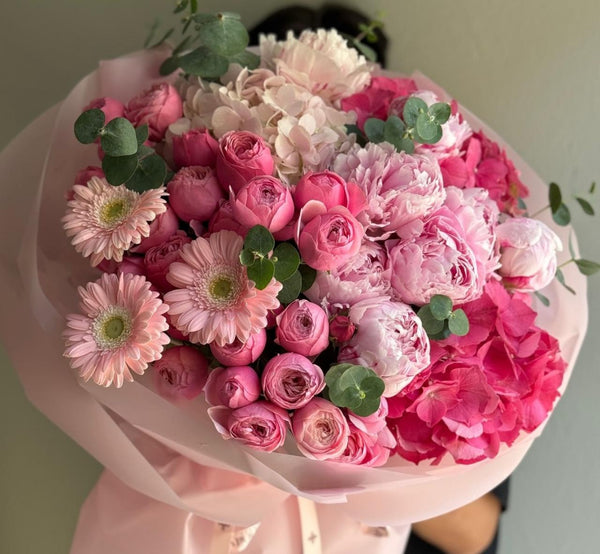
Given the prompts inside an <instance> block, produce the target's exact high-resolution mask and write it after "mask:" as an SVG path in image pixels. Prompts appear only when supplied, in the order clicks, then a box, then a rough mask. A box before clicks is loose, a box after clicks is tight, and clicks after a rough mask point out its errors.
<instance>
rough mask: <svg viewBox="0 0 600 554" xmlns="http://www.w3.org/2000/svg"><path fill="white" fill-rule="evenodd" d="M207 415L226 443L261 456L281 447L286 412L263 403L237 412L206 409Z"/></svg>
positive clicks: (286, 420) (284, 433)
mask: <svg viewBox="0 0 600 554" xmlns="http://www.w3.org/2000/svg"><path fill="white" fill-rule="evenodd" d="M208 414H209V416H210V417H211V419H212V420H213V423H214V424H215V427H216V428H217V430H218V431H219V432H220V433H221V434H222V436H223V437H224V438H225V439H237V440H239V441H240V442H241V443H242V444H244V445H246V446H250V447H251V448H256V449H257V450H262V451H263V452H273V450H277V449H278V448H279V447H280V446H282V445H283V443H284V441H285V436H286V433H287V429H288V427H289V425H290V418H289V416H288V414H287V412H286V411H285V410H283V409H281V408H278V407H277V406H274V405H273V404H271V403H269V402H265V401H262V400H260V401H258V402H254V403H253V404H249V405H248V406H243V407H242V408H238V409H236V410H230V409H228V408H224V407H220V406H219V407H213V408H209V409H208Z"/></svg>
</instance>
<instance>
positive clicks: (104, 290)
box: [63, 273, 169, 387]
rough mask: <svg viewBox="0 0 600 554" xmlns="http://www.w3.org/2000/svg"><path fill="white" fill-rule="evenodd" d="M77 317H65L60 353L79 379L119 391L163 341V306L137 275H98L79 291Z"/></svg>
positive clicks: (156, 353) (158, 354)
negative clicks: (62, 351)
mask: <svg viewBox="0 0 600 554" xmlns="http://www.w3.org/2000/svg"><path fill="white" fill-rule="evenodd" d="M79 295H80V297H81V302H80V307H81V311H82V312H83V313H82V314H70V315H68V316H67V328H66V329H65V332H64V334H63V336H64V338H65V343H66V349H65V352H64V355H65V356H66V357H67V358H70V359H71V362H70V363H71V367H73V368H74V369H77V370H78V371H79V375H80V376H81V377H82V378H83V379H84V380H85V381H88V380H89V379H93V380H94V382H95V383H97V384H98V385H103V386H105V387H108V386H110V385H113V384H114V385H116V386H117V387H120V386H122V385H123V381H124V380H127V381H133V376H132V374H131V372H132V371H133V372H134V373H138V374H140V375H142V374H143V373H144V370H145V369H146V368H147V367H148V364H149V363H150V362H154V361H156V360H158V359H159V358H160V357H161V353H162V350H163V346H164V345H165V344H168V343H169V337H168V336H167V335H166V334H165V333H164V331H166V330H167V329H168V328H169V325H168V323H167V320H166V319H165V317H164V316H163V315H162V314H164V313H165V312H166V311H167V310H168V309H169V307H168V306H167V305H166V304H164V303H163V302H162V301H161V300H160V298H159V295H158V293H157V292H154V291H152V290H150V283H149V282H148V281H146V278H145V277H143V276H141V275H132V274H129V273H123V274H121V275H119V276H117V275H116V274H108V273H104V274H103V275H102V277H100V279H98V280H97V281H96V282H94V283H88V284H87V285H86V286H85V287H79Z"/></svg>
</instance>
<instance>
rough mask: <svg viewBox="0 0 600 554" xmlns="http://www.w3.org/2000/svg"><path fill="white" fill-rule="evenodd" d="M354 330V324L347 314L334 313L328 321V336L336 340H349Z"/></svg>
mask: <svg viewBox="0 0 600 554" xmlns="http://www.w3.org/2000/svg"><path fill="white" fill-rule="evenodd" d="M355 331H356V325H354V323H352V320H351V319H350V318H349V317H348V316H347V315H336V316H335V317H334V318H333V319H332V320H331V321H330V322H329V336H330V337H331V338H332V339H333V340H335V341H336V342H338V343H340V342H347V341H349V340H350V339H351V338H352V337H353V336H354V333H355Z"/></svg>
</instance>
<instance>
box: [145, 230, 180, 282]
mask: <svg viewBox="0 0 600 554" xmlns="http://www.w3.org/2000/svg"><path fill="white" fill-rule="evenodd" d="M190 242H192V240H191V239H190V238H189V237H188V236H187V235H186V234H185V232H183V231H177V232H175V233H173V234H172V235H171V236H170V237H169V239H168V240H166V241H164V242H163V243H162V244H159V245H158V246H153V247H152V248H149V249H148V250H147V251H146V254H145V255H144V258H143V260H144V266H145V271H146V275H147V277H148V280H149V281H150V282H151V283H152V284H153V285H154V286H155V287H156V288H157V289H158V290H159V291H160V292H163V293H164V292H167V291H170V290H173V288H174V287H173V285H171V283H169V281H167V273H168V272H169V267H170V266H171V264H172V263H173V262H177V261H179V260H180V259H181V248H182V247H183V245H184V244H188V243H190Z"/></svg>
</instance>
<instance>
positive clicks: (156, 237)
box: [129, 204, 179, 254]
mask: <svg viewBox="0 0 600 554" xmlns="http://www.w3.org/2000/svg"><path fill="white" fill-rule="evenodd" d="M166 208H167V209H166V210H165V211H164V212H163V213H161V214H159V215H158V216H157V218H156V219H155V220H154V221H153V222H152V223H150V234H149V235H148V236H147V237H145V238H144V239H142V241H141V242H140V243H139V244H137V245H135V246H133V247H132V248H130V249H129V251H130V252H134V253H135V254H144V253H145V252H147V251H148V250H149V249H150V248H153V247H156V246H160V245H161V244H162V243H163V242H165V241H166V240H167V239H168V238H169V237H170V236H172V235H173V233H175V232H176V231H177V230H178V229H179V220H178V219H177V216H176V215H175V212H174V211H173V210H172V209H171V207H170V206H169V204H167V206H166Z"/></svg>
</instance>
